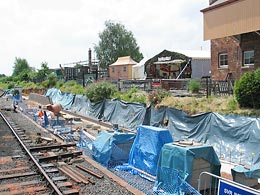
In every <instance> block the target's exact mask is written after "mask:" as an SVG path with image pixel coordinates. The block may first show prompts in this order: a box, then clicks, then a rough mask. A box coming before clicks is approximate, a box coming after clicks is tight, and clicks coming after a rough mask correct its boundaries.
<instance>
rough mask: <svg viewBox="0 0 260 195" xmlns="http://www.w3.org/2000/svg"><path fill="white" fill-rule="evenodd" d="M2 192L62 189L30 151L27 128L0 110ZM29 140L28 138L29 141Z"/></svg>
mask: <svg viewBox="0 0 260 195" xmlns="http://www.w3.org/2000/svg"><path fill="white" fill-rule="evenodd" d="M0 135H1V136H0V143H1V155H0V159H1V160H0V167H1V168H0V170H1V171H0V183H1V187H0V194H1V195H5V194H6V195H10V194H19V193H20V194H36V193H37V194H58V195H61V194H62V192H61V191H60V190H59V189H58V188H57V186H56V185H55V184H54V182H53V181H52V180H51V179H50V177H49V176H48V175H47V174H46V172H45V171H44V170H43V169H42V167H41V166H40V164H39V163H38V162H37V160H36V159H35V157H34V156H33V155H32V154H31V153H30V151H29V150H28V148H27V146H26V145H25V143H26V142H28V139H27V138H26V136H24V131H23V130H21V129H20V128H19V127H18V126H16V125H15V124H14V123H13V122H10V121H9V120H8V119H7V118H6V117H5V116H4V115H3V114H2V113H0ZM28 143H29V142H28Z"/></svg>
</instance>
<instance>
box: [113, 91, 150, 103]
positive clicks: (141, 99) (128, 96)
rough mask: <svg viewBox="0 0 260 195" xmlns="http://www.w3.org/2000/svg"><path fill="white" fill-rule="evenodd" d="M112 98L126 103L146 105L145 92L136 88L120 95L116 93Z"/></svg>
mask: <svg viewBox="0 0 260 195" xmlns="http://www.w3.org/2000/svg"><path fill="white" fill-rule="evenodd" d="M113 98H115V99H119V100H124V101H126V102H137V103H144V104H146V103H147V95H146V93H145V92H142V91H140V90H139V89H137V88H136V87H133V88H131V89H130V90H128V91H127V92H124V93H120V92H119V91H117V92H116V93H115V94H114V96H113Z"/></svg>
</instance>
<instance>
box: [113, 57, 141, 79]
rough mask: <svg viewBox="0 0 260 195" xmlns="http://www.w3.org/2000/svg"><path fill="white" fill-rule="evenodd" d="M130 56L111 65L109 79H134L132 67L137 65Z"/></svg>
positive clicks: (120, 58)
mask: <svg viewBox="0 0 260 195" xmlns="http://www.w3.org/2000/svg"><path fill="white" fill-rule="evenodd" d="M136 64H137V62H136V61H134V60H133V59H132V58H131V57H130V56H124V57H119V58H118V59H117V61H116V62H115V63H113V64H110V65H109V77H110V79H112V80H118V79H123V80H131V79H132V67H133V66H134V65H136Z"/></svg>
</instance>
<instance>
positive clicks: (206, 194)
mask: <svg viewBox="0 0 260 195" xmlns="http://www.w3.org/2000/svg"><path fill="white" fill-rule="evenodd" d="M198 191H199V192H200V193H201V194H202V195H224V194H225V195H257V194H258V195H259V194H260V191H258V190H256V189H254V188H250V187H248V186H245V185H242V184H240V183H237V182H234V181H231V180H228V179H225V178H223V177H220V176H217V175H214V174H212V173H209V172H202V173H201V174H200V176H199V180H198Z"/></svg>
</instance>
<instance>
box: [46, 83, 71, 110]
mask: <svg viewBox="0 0 260 195" xmlns="http://www.w3.org/2000/svg"><path fill="white" fill-rule="evenodd" d="M45 96H48V97H51V99H52V102H53V103H54V104H56V103H59V104H61V106H62V108H63V109H65V110H68V109H70V108H71V105H72V103H73V100H74V97H75V95H73V94H71V93H62V92H61V91H60V90H59V89H55V88H52V89H49V90H48V91H47V92H46V94H45Z"/></svg>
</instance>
